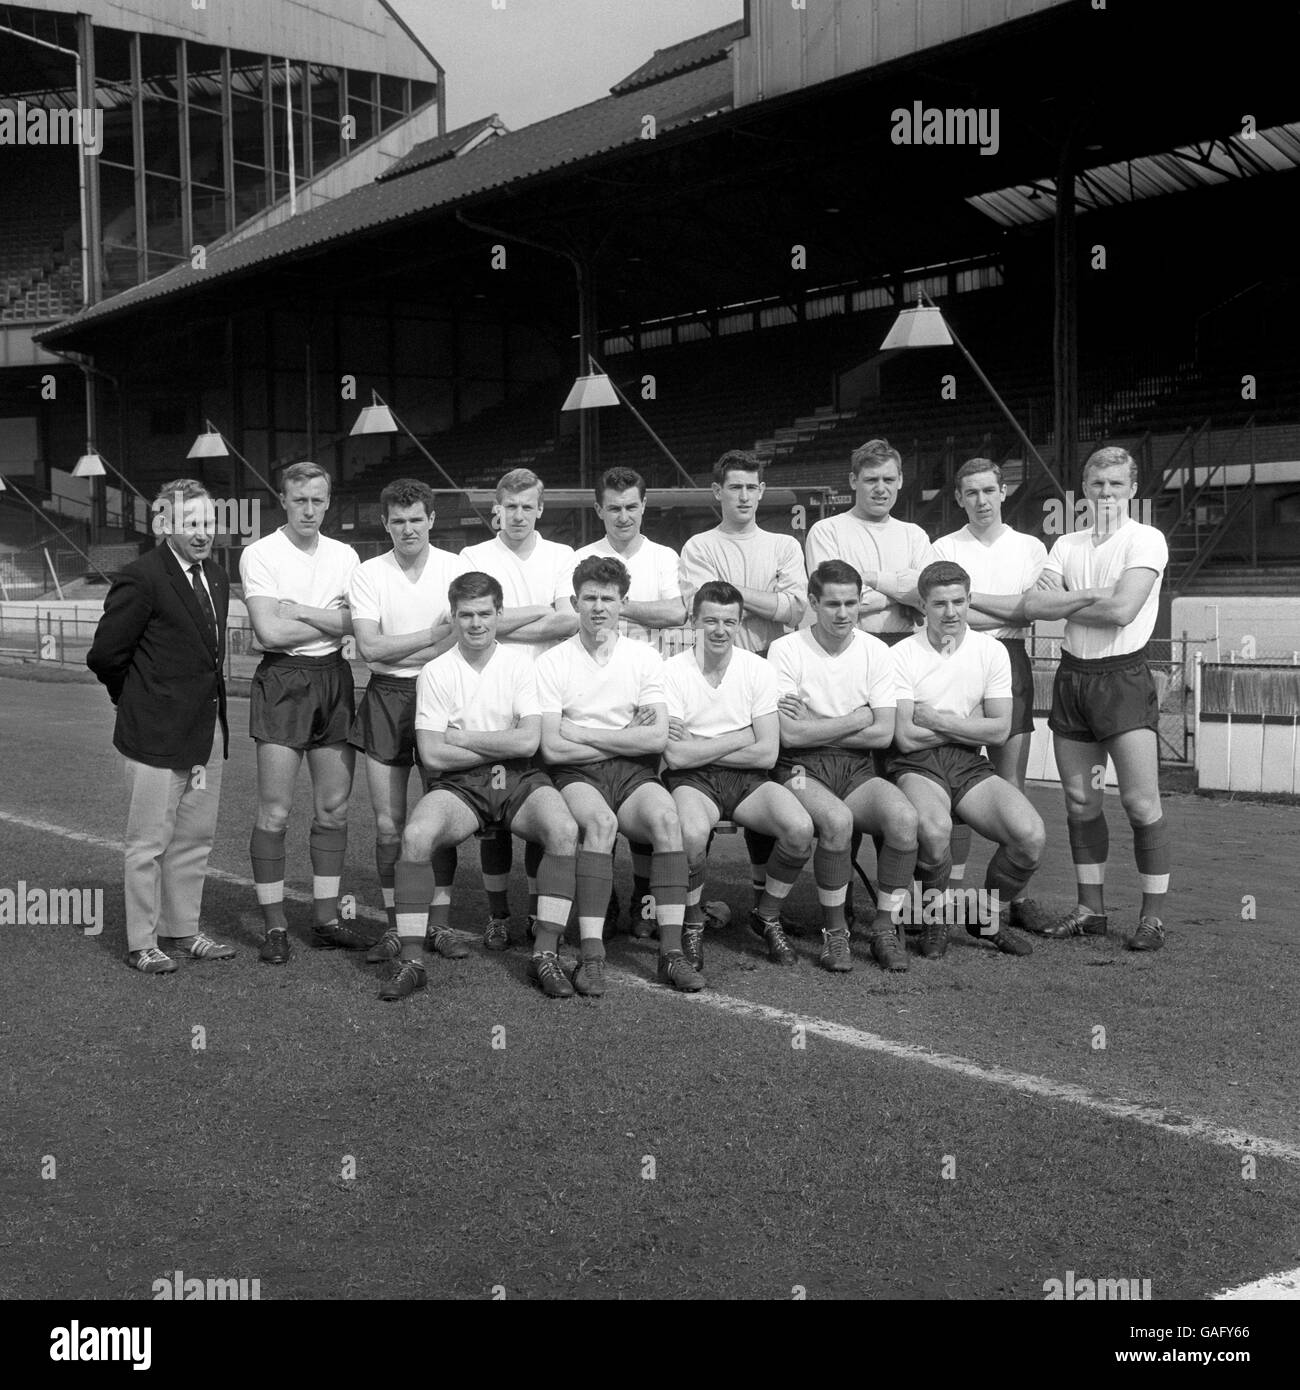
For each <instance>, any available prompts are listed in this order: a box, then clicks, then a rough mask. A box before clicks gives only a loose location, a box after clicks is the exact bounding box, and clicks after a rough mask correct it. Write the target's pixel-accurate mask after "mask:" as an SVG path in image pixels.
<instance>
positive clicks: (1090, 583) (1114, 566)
mask: <svg viewBox="0 0 1300 1390" xmlns="http://www.w3.org/2000/svg"><path fill="white" fill-rule="evenodd" d="M1092 541H1093V537H1092V531H1091V530H1088V531H1077V532H1073V533H1071V534H1070V535H1066V536H1058V537H1057V538H1056V543H1055V544H1054V545H1053V546H1052V551H1051V554H1050V555H1048V557H1047V564H1046V566H1045V568H1044V573H1045V574H1059V575H1060V576H1061V578H1062V581H1063V582H1064V584H1065V587H1066V589H1067V590H1070V589H1106V588H1109V587H1110V586H1111V585H1112V584H1118V583H1119V581H1120V578H1121V576H1122V575H1123V574H1124V571H1125V570H1131V569H1149V570H1155V572H1156V582H1155V583H1154V584H1153V585H1152V586H1151V592H1150V593H1149V594H1148V595H1147V598H1146V602H1145V603H1144V604H1143V605H1142V607H1141V608H1139V609H1138V612H1137V616H1136V617H1135V618H1134V619H1133V621H1132V622H1131V623H1129V624H1128V626H1127V627H1085V626H1084V624H1083V623H1072V622H1070V621H1069V620H1068V619H1067V620H1066V624H1065V638H1064V641H1063V644H1062V645H1063V646H1064V648H1065V650H1066V651H1067V652H1069V653H1070V655H1071V656H1077V657H1078V658H1079V659H1080V660H1081V661H1096V660H1098V659H1099V658H1101V657H1106V656H1124V655H1126V654H1127V653H1129V652H1138V651H1141V650H1142V648H1143V647H1145V646H1146V644H1147V642H1148V641H1150V639H1151V634H1152V632H1154V631H1155V626H1156V614H1157V612H1158V610H1159V608H1160V581H1161V577H1162V576H1163V575H1164V572H1165V568H1166V566H1167V565H1168V564H1169V545H1168V543H1167V542H1166V540H1165V537H1164V532H1163V531H1159V530H1157V529H1156V528H1155V527H1154V526H1147V525H1146V524H1145V523H1144V522H1141V521H1133V520H1128V521H1126V522H1125V523H1124V524H1123V526H1121V527H1120V528H1119V529H1118V530H1117V531H1113V532H1111V534H1110V535H1109V536H1108V537H1107V538H1106V540H1105V542H1104V543H1103V544H1101V545H1094V544H1093V543H1092Z"/></svg>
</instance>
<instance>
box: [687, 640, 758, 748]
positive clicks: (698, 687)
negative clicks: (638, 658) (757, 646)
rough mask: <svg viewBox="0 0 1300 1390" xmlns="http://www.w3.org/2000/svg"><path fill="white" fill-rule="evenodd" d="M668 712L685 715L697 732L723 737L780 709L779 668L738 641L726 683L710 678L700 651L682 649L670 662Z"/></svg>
mask: <svg viewBox="0 0 1300 1390" xmlns="http://www.w3.org/2000/svg"><path fill="white" fill-rule="evenodd" d="M664 690H665V693H666V695H667V699H668V716H669V718H670V719H680V720H681V721H682V723H683V724H684V725H685V726H686V732H687V734H689V735H690V736H691V737H692V738H718V737H719V736H720V735H722V734H734V733H736V732H737V731H738V730H740V729H747V728H749V726H750V725H751V724H752V723H753V722H754V720H755V719H759V718H761V717H762V716H763V715H765V714H775V713H776V702H777V698H778V697H777V693H776V674H775V673H774V672H773V670H772V668H771V666H770V665H769V664H768V663H767V662H766V661H764V660H763V658H762V657H761V656H756V655H755V654H754V653H753V652H747V651H744V650H742V649H741V648H740V647H733V648H732V652H731V660H730V662H729V663H728V664H727V669H726V672H725V673H724V675H723V677H722V682H721V684H719V685H717V686H712V685H710V684H709V683H708V681H706V680H705V679H704V673H703V672H702V671H701V670H700V663H699V662H698V661H697V660H696V659H695V653H694V652H693V651H692V652H678V654H677V655H676V656H670V657H669V658H668V660H667V661H665V662H664Z"/></svg>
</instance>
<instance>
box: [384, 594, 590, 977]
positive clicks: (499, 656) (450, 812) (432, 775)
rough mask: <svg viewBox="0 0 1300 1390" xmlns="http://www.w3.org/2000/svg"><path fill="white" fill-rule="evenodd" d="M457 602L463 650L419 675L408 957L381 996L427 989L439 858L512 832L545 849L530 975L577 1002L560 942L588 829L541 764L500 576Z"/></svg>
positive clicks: (404, 875) (405, 911)
mask: <svg viewBox="0 0 1300 1390" xmlns="http://www.w3.org/2000/svg"><path fill="white" fill-rule="evenodd" d="M448 598H449V601H450V607H451V613H452V621H453V622H454V624H455V627H456V645H455V646H454V647H453V648H452V649H451V651H449V652H446V653H444V654H443V655H442V656H440V657H437V658H436V659H435V660H433V661H431V662H429V664H428V665H427V666H426V667H425V668H424V669H423V670H422V671H421V672H420V677H419V693H418V695H417V697H416V714H415V736H416V740H417V742H418V744H419V750H420V762H421V763H422V764H423V766H424V767H425V769H426V770H427V772H428V779H427V781H426V784H425V787H426V790H425V795H424V797H423V798H422V799H421V801H420V804H419V805H418V806H417V807H416V808H415V810H414V812H412V814H411V818H410V820H409V821H408V822H407V824H406V830H405V832H404V833H403V835H402V857H401V859H399V860H398V863H397V869H396V873H395V875H394V877H395V883H396V913H397V930H398V934H399V938H400V941H401V953H402V954H401V960H400V961H399V962H398V963H397V966H396V968H395V969H394V972H393V975H392V977H391V978H390V979H389V980H387V981H385V983H384V985H383V987H382V988H381V990H380V993H379V997H380V998H381V999H403V998H405V997H406V996H407V995H409V994H411V993H413V992H414V991H415V990H417V989H419V988H421V987H422V986H423V985H424V984H426V983H427V979H428V977H427V975H426V972H425V968H424V964H423V962H422V961H421V959H420V944H421V937H422V936H423V934H424V924H425V911H426V907H427V904H428V902H429V896H430V894H431V893H432V892H433V887H434V881H433V869H432V867H431V865H430V862H429V861H430V858H431V857H432V856H433V855H434V854H435V853H437V851H438V850H440V849H446V848H450V847H452V846H454V845H458V844H460V843H461V842H462V841H463V840H467V839H468V838H469V837H470V836H471V835H473V834H475V832H477V831H479V830H483V829H486V828H487V827H489V826H493V825H502V826H504V827H505V829H506V831H507V833H510V832H513V833H514V834H516V835H521V836H523V838H524V839H526V840H527V841H528V842H529V843H530V844H537V845H539V846H540V847H541V850H542V858H541V861H540V863H539V865H538V869H537V885H538V906H537V939H536V943H535V947H534V952H533V957H532V960H531V961H530V962H529V967H528V974H529V978H530V979H531V980H533V982H534V983H535V984H536V985H537V986H538V988H539V989H540V990H541V991H542V993H543V994H545V995H546V996H547V997H548V998H551V999H567V998H570V997H571V996H572V994H573V986H572V985H571V984H570V983H569V978H568V976H567V975H566V974H565V973H564V969H563V967H562V966H561V964H560V959H559V945H560V937H561V936H562V935H563V933H564V927H565V923H566V922H567V921H568V918H569V910H570V908H571V907H572V905H573V896H574V866H575V857H574V856H575V854H576V851H577V848H578V827H577V825H576V824H575V822H574V819H573V817H572V816H571V815H570V814H569V812H568V808H567V807H566V806H565V804H564V798H563V797H562V796H561V795H560V794H559V792H557V791H556V790H555V788H554V787H553V786H552V785H551V783H550V781H549V780H548V778H547V777H546V774H545V773H543V772H542V771H541V770H540V769H539V768H537V767H536V766H534V764H533V761H532V759H533V755H534V754H535V753H536V752H537V744H538V740H539V739H540V737H541V725H542V720H541V711H540V709H539V707H538V703H537V684H536V681H535V680H534V675H533V670H534V668H533V663H532V661H531V660H529V658H528V657H527V656H526V655H525V654H524V653H522V652H521V651H520V650H519V649H518V647H510V646H507V645H506V644H505V643H499V642H498V641H497V640H496V625H497V617H498V615H499V614H500V612H501V603H502V593H501V585H500V584H499V583H498V582H497V581H496V579H494V578H493V577H492V575H490V574H483V573H480V572H471V573H468V574H461V575H457V577H456V578H455V579H453V580H452V582H451V589H450V593H449V595H448Z"/></svg>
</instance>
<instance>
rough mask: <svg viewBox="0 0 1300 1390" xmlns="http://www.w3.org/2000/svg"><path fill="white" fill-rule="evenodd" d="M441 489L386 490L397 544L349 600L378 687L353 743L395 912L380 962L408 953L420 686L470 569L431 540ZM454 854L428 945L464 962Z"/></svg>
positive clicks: (398, 485) (440, 648)
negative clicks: (407, 881) (407, 859)
mask: <svg viewBox="0 0 1300 1390" xmlns="http://www.w3.org/2000/svg"><path fill="white" fill-rule="evenodd" d="M433 503H434V494H433V489H432V488H431V487H429V485H428V484H427V483H422V482H419V481H417V480H416V479H415V478H398V479H396V480H395V481H394V482H391V483H389V484H388V486H387V487H385V488H384V490H383V491H382V492H381V493H380V494H379V514H380V516H381V517H383V521H384V530H386V531H387V532H388V534H389V536H390V538H391V539H392V542H393V548H392V549H391V550H389V551H386V552H385V553H384V554H383V555H376V556H375V558H374V559H373V560H367V561H366V562H365V563H364V564H362V565H360V566H358V568H357V569H356V571H355V572H354V573H353V575H352V584H351V586H350V588H349V590H348V603H349V606H350V607H351V609H352V629H353V632H354V633H355V634H356V639H357V650H358V651H359V652H360V653H361V656H362V659H363V660H364V661H366V662H367V663H368V664H369V666H370V683H369V685H368V686H367V687H366V691H365V694H364V695H363V696H362V697H361V702H360V704H359V705H358V707H357V717H356V719H355V720H353V723H352V731H351V735H350V742H351V744H352V746H353V747H354V748H356V749H358V750H359V751H360V752H361V753H362V754H363V755H364V756H365V760H366V784H367V786H368V787H369V789H370V804H371V807H372V808H373V809H374V813H375V868H376V870H377V872H378V874H379V887H380V891H381V892H382V893H383V898H384V909H385V911H386V912H387V914H388V930H387V931H386V932H385V933H384V934H383V936H382V937H381V938H380V939H379V941H378V942H377V943H376V944H375V945H374V946H372V947H371V948H370V950H369V951H368V952H367V954H366V960H367V961H368V962H370V963H371V964H372V965H373V964H378V963H379V962H380V961H385V960H395V959H396V958H397V956H398V955H399V954H400V949H399V944H398V939H397V921H396V918H395V917H394V915H393V866H394V865H395V864H396V863H397V857H398V855H399V853H400V852H401V848H402V830H403V828H404V827H405V825H406V799H407V788H408V786H409V783H410V780H411V768H412V767H413V766H414V765H415V763H416V749H415V681H416V677H417V676H418V675H419V674H420V669H421V667H423V665H424V664H425V662H426V661H432V660H433V658H434V657H435V656H438V655H440V654H441V653H442V652H444V651H446V650H447V648H448V647H450V646H451V645H452V644H453V643H454V642H455V640H456V639H455V637H454V636H453V634H452V626H451V617H450V614H449V613H448V610H447V586H448V585H449V584H450V583H451V581H452V580H453V579H454V578H455V577H456V576H457V575H458V574H463V573H464V572H465V563H464V561H463V560H462V559H461V557H460V556H459V555H453V554H452V553H451V552H450V551H446V550H439V549H438V548H437V547H436V546H433V545H430V543H429V528H430V527H431V526H432V525H433V518H434V510H433ZM455 873H456V852H455V851H454V850H450V851H447V852H445V853H444V854H443V855H441V856H440V858H439V862H438V863H436V864H435V865H434V877H435V879H436V880H437V887H436V889H435V890H434V897H433V902H432V904H431V906H430V909H429V931H428V935H427V936H426V938H425V945H426V947H427V948H428V949H429V950H431V951H437V952H438V954H439V955H442V956H447V957H448V958H450V959H452V960H460V959H462V958H463V957H465V956H467V955H468V954H469V948H468V947H467V946H466V945H465V943H464V942H463V941H462V940H461V939H460V937H459V936H457V935H456V933H455V932H453V931H450V930H448V924H447V923H448V916H449V913H450V908H451V887H452V880H453V879H454V877H455Z"/></svg>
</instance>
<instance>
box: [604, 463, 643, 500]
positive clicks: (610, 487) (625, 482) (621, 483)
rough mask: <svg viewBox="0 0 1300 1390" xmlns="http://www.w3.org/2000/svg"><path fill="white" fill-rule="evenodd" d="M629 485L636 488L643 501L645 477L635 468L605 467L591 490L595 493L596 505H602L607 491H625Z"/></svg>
mask: <svg viewBox="0 0 1300 1390" xmlns="http://www.w3.org/2000/svg"><path fill="white" fill-rule="evenodd" d="M630 487H634V488H636V490H637V492H638V493H639V494H640V497H641V500H642V501H643V502H644V501H645V479H644V478H643V477H642V476H641V475H640V473H638V472H637V471H636V469H635V468H607V469H606V470H605V471H604V472H603V473H602V474H601V475H600V481H599V482H598V483H597V484H596V486H595V487H594V488H593V489H592V491H593V492H595V494H596V503H597V505H598V506H602V507H603V506H604V505H605V494H606V493H607V492H626V491H627V490H628V488H630Z"/></svg>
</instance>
